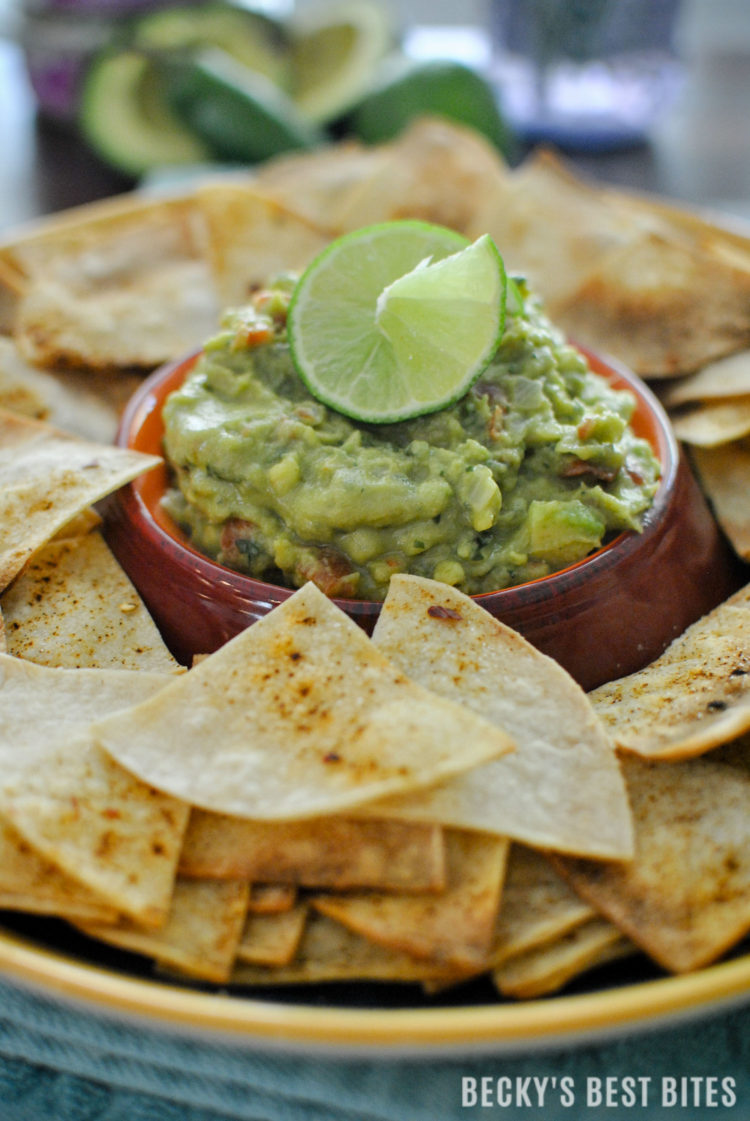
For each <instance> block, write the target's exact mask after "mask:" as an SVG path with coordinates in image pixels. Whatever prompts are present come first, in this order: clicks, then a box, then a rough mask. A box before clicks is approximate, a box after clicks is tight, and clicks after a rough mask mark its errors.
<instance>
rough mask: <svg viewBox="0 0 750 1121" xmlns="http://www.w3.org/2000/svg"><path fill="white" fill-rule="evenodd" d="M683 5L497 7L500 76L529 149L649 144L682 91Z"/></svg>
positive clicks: (575, 1)
mask: <svg viewBox="0 0 750 1121" xmlns="http://www.w3.org/2000/svg"><path fill="white" fill-rule="evenodd" d="M679 6H680V0H492V2H491V5H490V19H491V25H492V35H493V40H494V43H495V61H494V72H495V79H496V81H497V83H498V85H499V88H500V91H501V95H502V98H503V105H504V106H505V110H506V114H507V115H508V117H509V119H510V122H511V124H512V125H513V127H514V128H515V130H516V132H517V133H518V135H519V136H520V137H521V138H522V139H523V140H525V141H527V142H528V143H531V144H534V143H544V142H549V143H553V144H555V145H557V146H558V147H561V148H565V149H569V150H581V151H606V150H612V149H616V148H621V147H627V146H629V145H633V144H637V143H640V142H642V141H643V139H644V138H645V136H646V134H647V132H648V129H649V128H650V126H651V124H652V122H653V120H654V119H655V117H656V115H657V114H658V113H659V112H660V111H662V110H663V109H664V107H665V106H666V105H667V104H669V103H670V102H671V101H672V100H673V98H674V97H675V96H676V93H677V91H678V89H679V82H680V78H681V67H680V64H679V61H678V59H677V56H676V54H675V51H674V44H673V33H674V26H675V20H676V16H677V14H678V10H679Z"/></svg>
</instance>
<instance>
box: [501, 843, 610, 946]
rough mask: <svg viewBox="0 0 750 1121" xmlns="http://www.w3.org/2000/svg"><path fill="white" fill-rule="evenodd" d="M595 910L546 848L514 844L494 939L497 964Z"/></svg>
mask: <svg viewBox="0 0 750 1121" xmlns="http://www.w3.org/2000/svg"><path fill="white" fill-rule="evenodd" d="M594 914H595V911H594V909H593V908H592V907H591V906H589V904H588V903H584V901H583V900H582V899H581V898H580V897H579V896H578V895H576V893H575V892H574V891H573V889H572V888H571V887H570V886H569V884H568V883H567V882H566V881H565V880H564V879H563V877H562V876H561V875H560V874H559V872H557V871H556V870H555V869H554V867H553V866H552V864H551V862H550V860H549V859H548V858H547V857H546V856H545V855H544V853H541V852H537V851H536V850H535V849H530V848H527V847H526V845H517V844H516V845H513V846H512V847H511V850H510V857H509V860H508V871H507V873H506V876H505V883H504V885H503V897H502V901H501V904H500V912H499V915H498V922H497V929H496V931H495V936H494V939H493V944H492V951H491V955H490V956H491V960H492V964H493V965H494V966H499V965H501V964H502V963H503V962H504V961H507V959H508V958H511V957H515V956H516V955H518V954H522V953H526V952H528V951H529V950H533V949H536V947H537V946H541V945H544V944H545V943H548V942H551V941H553V940H554V939H557V938H560V937H561V936H562V935H563V934H567V932H568V931H569V930H572V929H574V928H575V927H577V926H579V925H580V924H581V923H583V922H586V921H587V920H588V919H590V918H591V917H592V916H593V915H594Z"/></svg>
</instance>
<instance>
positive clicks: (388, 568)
mask: <svg viewBox="0 0 750 1121" xmlns="http://www.w3.org/2000/svg"><path fill="white" fill-rule="evenodd" d="M292 288H293V281H292V279H291V278H283V279H281V280H280V281H279V282H277V283H276V284H274V285H273V286H272V287H270V288H269V289H268V290H264V291H262V292H259V293H258V294H257V295H256V296H255V297H254V299H253V301H252V303H251V304H249V305H248V306H247V307H243V308H239V309H235V310H232V311H230V312H228V313H227V314H226V316H225V318H224V320H223V324H222V329H221V330H220V331H219V333H218V334H217V335H216V337H215V338H212V339H211V340H210V341H209V342H208V343H207V345H206V347H205V350H204V352H203V354H202V356H201V357H200V359H199V361H198V362H197V364H196V366H195V367H194V368H193V370H192V371H191V373H190V374H189V375H188V377H187V379H186V381H185V382H184V384H183V386H182V387H181V388H180V389H178V390H177V391H176V392H174V393H172V394H171V395H170V397H169V398H168V400H167V402H166V403H165V406H164V423H165V453H166V456H167V459H168V461H169V463H170V465H171V467H172V469H173V472H174V482H175V486H174V489H173V490H171V491H170V493H169V494H168V495H167V497H166V499H165V506H166V508H167V510H168V512H169V513H170V514H171V515H172V517H173V518H174V519H175V520H176V521H177V522H178V524H179V525H180V526H182V527H183V528H184V530H185V531H186V532H187V533H188V534H189V536H190V538H191V540H192V542H193V543H194V545H195V546H196V548H198V549H199V550H201V551H202V552H204V553H206V554H208V555H209V556H211V557H214V558H215V559H217V560H218V561H220V562H221V563H222V564H226V565H228V566H230V567H232V568H236V569H239V570H240V571H242V572H246V573H249V574H251V575H253V576H257V577H261V578H263V579H266V580H270V581H272V582H276V583H284V584H288V585H291V586H299V585H301V584H303V583H305V582H306V581H307V580H312V581H314V582H315V583H316V584H317V585H318V586H319V587H320V588H321V589H322V590H323V591H324V592H326V593H327V594H329V595H333V596H341V597H347V598H363V599H382V598H383V597H384V596H385V593H386V591H387V589H388V581H389V579H390V577H391V576H392V574H393V573H394V572H412V573H416V574H418V575H421V576H427V577H432V578H434V579H436V580H441V581H443V582H445V583H448V584H452V585H454V586H455V587H457V588H460V589H461V590H462V591H465V592H468V593H470V594H474V593H478V592H488V591H494V590H495V589H498V588H505V587H508V586H509V585H513V584H520V583H523V582H525V581H528V580H534V579H536V578H538V577H541V576H546V575H548V574H549V573H551V572H555V571H557V570H559V569H561V568H564V567H565V566H567V565H569V564H571V563H573V562H574V561H577V560H580V559H582V558H583V557H585V556H586V555H587V554H588V553H590V552H591V551H592V550H594V549H596V548H598V547H599V546H600V545H601V544H603V543H604V542H605V541H606V540H607V539H608V538H610V537H611V536H612V535H613V534H616V533H618V532H619V531H621V530H623V529H633V530H638V529H640V527H641V516H642V515H643V513H644V511H646V510H647V509H648V507H649V506H650V504H651V501H652V498H653V495H654V492H655V490H656V486H657V482H658V476H659V465H658V462H657V461H656V459H655V457H654V455H653V452H652V450H651V448H650V446H649V444H648V443H647V442H646V441H645V440H642V439H639V438H637V437H636V436H635V434H634V433H633V431H632V429H631V428H630V426H629V419H630V417H631V414H632V412H633V409H634V406H635V402H634V400H633V397H632V395H631V394H630V393H628V392H623V391H615V390H613V389H612V388H610V386H609V385H608V384H607V382H606V381H605V380H604V379H603V378H601V377H599V376H598V375H596V374H594V373H593V372H592V371H591V370H589V368H588V366H587V363H586V361H585V359H584V358H583V357H582V356H581V354H580V353H579V352H578V351H577V350H575V349H574V348H573V347H572V346H569V345H567V344H566V343H565V341H564V339H563V337H562V335H561V334H560V333H559V332H558V331H557V330H556V329H555V328H554V327H553V326H552V324H551V323H550V322H549V320H548V319H547V318H546V317H545V315H544V314H543V312H542V310H541V308H540V306H539V304H538V302H537V301H536V300H535V299H534V298H533V297H532V296H531V295H530V294H529V293H528V292H527V291H526V290H525V287H524V285H523V284H519V285H518V291H519V293H520V295H521V299H517V300H516V303H515V307H514V308H511V309H510V312H509V315H508V317H507V322H506V328H505V332H504V335H503V337H502V340H501V342H500V345H499V348H498V350H497V353H496V355H495V357H494V359H493V361H492V362H491V364H490V366H489V367H488V368H487V369H485V371H484V372H483V373H482V375H481V376H480V378H479V380H478V381H477V382H476V383H475V384H474V386H473V388H472V389H471V390H470V391H469V392H468V393H467V394H466V396H464V397H463V398H462V399H461V400H460V401H458V402H457V403H456V404H455V405H453V406H451V407H450V408H446V409H443V410H442V411H440V412H436V413H432V414H430V415H428V416H422V417H418V418H416V419H413V420H409V421H403V422H401V423H398V424H381V425H374V424H370V425H368V424H360V423H356V422H354V421H352V420H349V419H347V418H346V417H344V416H341V415H339V414H337V413H335V412H333V411H331V410H330V409H328V408H326V407H325V406H324V405H322V404H321V403H320V402H319V401H317V400H315V399H313V398H312V397H311V396H310V395H309V392H308V391H307V390H306V389H305V387H304V385H303V384H302V382H301V381H300V379H299V377H298V376H297V374H296V371H295V368H294V365H293V363H292V360H291V358H290V354H289V348H288V345H287V342H286V327H285V324H286V311H287V307H288V303H289V298H290V294H291V291H292Z"/></svg>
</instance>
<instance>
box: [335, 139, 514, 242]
mask: <svg viewBox="0 0 750 1121" xmlns="http://www.w3.org/2000/svg"><path fill="white" fill-rule="evenodd" d="M379 150H380V151H381V153H383V155H384V156H385V158H384V159H381V160H379V161H377V162H376V163H375V164H374V167H373V168H372V171H371V174H370V175H369V176H367V177H366V178H364V179H363V180H362V182H361V183H360V185H359V186H358V187H357V188H355V189H353V190H352V191H350V192H349V193H348V196H347V198H346V199H344V200H342V202H341V204H340V206H339V207H338V209H337V217H338V225H339V228H340V229H342V230H354V229H357V228H358V227H360V226H365V225H369V224H370V223H372V222H384V221H389V220H391V219H397V218H418V219H422V220H423V221H425V222H434V223H435V224H437V225H440V226H449V227H450V228H451V229H454V230H458V231H459V232H462V233H465V232H467V231H468V230H469V228H470V227H471V225H472V223H473V222H474V221H475V216H476V213H477V211H478V210H480V209H481V208H482V207H483V206H486V205H488V200H489V199H494V198H495V197H496V195H497V193H498V192H499V191H501V189H502V185H503V183H504V181H505V178H506V176H507V174H508V172H507V169H506V167H505V164H504V162H503V160H502V157H501V156H500V155H499V153H498V151H497V149H496V148H495V147H494V146H493V145H492V144H490V142H489V141H488V140H486V139H485V138H484V137H483V136H480V134H479V133H477V132H475V131H474V130H473V129H471V128H468V127H465V126H463V125H458V124H455V123H453V122H450V121H447V120H445V119H444V118H438V117H423V118H421V119H418V120H415V121H414V122H413V123H412V124H410V125H409V126H407V127H406V128H405V129H404V130H403V131H402V132H401V133H400V135H399V136H398V137H397V138H396V139H395V140H394V141H392V142H390V143H389V144H387V145H383V146H382V147H381V148H380V149H379ZM485 232H486V231H485V230H484V229H483V230H482V233H485ZM500 249H501V252H502V246H501V247H500Z"/></svg>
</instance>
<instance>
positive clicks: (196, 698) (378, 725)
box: [94, 584, 512, 820]
mask: <svg viewBox="0 0 750 1121" xmlns="http://www.w3.org/2000/svg"><path fill="white" fill-rule="evenodd" d="M94 735H95V736H96V737H97V739H98V741H99V742H100V743H101V744H102V746H103V747H105V748H106V750H107V751H109V752H110V753H111V754H112V756H113V757H114V758H116V759H117V760H119V762H120V763H122V765H123V766H124V767H126V768H127V769H128V770H130V771H132V772H133V774H137V775H139V776H140V777H141V778H142V779H143V780H144V782H149V783H151V784H152V785H154V786H156V787H157V788H158V789H163V790H164V791H166V792H168V793H171V794H173V795H175V796H176V797H178V798H182V799H184V800H185V801H186V802H189V803H191V804H192V805H197V806H201V807H202V808H204V809H211V810H216V811H218V812H219V813H228V814H236V815H237V816H239V817H250V818H256V819H259V820H273V819H276V820H283V819H290V818H304V817H316V816H319V815H325V814H331V813H336V812H338V811H342V810H344V809H346V808H347V807H353V806H357V805H362V804H363V803H365V802H367V801H371V800H372V799H374V798H377V797H379V796H383V795H386V794H389V793H400V792H403V791H407V790H414V789H417V788H419V787H422V786H427V785H429V784H430V783H433V782H436V781H438V780H439V779H441V778H446V777H448V776H450V775H452V774H456V773H458V772H460V771H462V770H466V769H467V768H469V767H473V766H476V765H477V764H478V763H480V762H485V761H486V760H487V759H488V758H493V757H495V756H498V755H502V754H504V753H506V752H507V751H509V750H512V743H511V740H510V739H509V737H508V736H507V735H506V734H505V733H504V732H501V731H500V730H499V729H497V728H495V727H493V726H492V725H490V724H489V723H488V722H486V721H484V720H482V719H481V718H480V717H478V716H475V715H474V714H473V713H470V712H468V711H467V710H466V709H464V708H462V707H461V706H460V705H457V704H456V703H455V702H452V701H445V700H443V699H442V698H437V697H435V695H434V694H432V693H428V692H427V691H426V690H424V689H422V688H421V687H420V686H419V685H416V684H415V683H414V682H413V681H411V680H410V679H409V678H407V677H405V676H404V674H403V673H401V672H400V671H399V670H397V669H396V668H395V667H394V666H393V665H392V664H391V663H390V662H389V661H388V660H387V659H386V658H385V657H384V656H383V654H381V653H380V652H379V651H378V650H377V649H376V648H375V647H374V646H373V645H372V643H371V642H370V640H369V639H368V638H367V636H366V635H365V633H364V631H362V630H361V629H360V628H359V627H358V626H357V624H356V623H354V622H353V621H352V620H351V619H350V618H349V617H348V616H347V615H345V614H344V612H343V611H342V610H341V609H340V608H338V607H337V606H336V605H335V604H334V603H333V602H332V601H331V600H329V599H328V598H327V596H325V595H324V594H323V593H322V592H321V591H320V590H319V589H318V588H316V587H315V585H314V584H306V585H305V586H304V587H303V588H301V589H300V590H299V591H298V592H295V593H294V595H292V596H290V597H289V599H287V600H286V601H285V602H284V603H282V604H280V605H279V606H278V607H275V608H274V609H273V611H271V612H270V613H269V614H268V615H266V616H265V617H264V618H262V619H260V620H259V621H258V622H257V623H254V624H253V625H252V626H251V627H249V628H248V629H247V630H245V631H243V632H241V633H240V634H239V635H237V636H236V638H233V639H232V640H231V641H230V642H228V643H227V644H226V645H225V646H223V647H222V648H221V649H220V650H218V651H217V652H216V653H215V654H212V655H211V656H210V657H209V658H206V660H205V661H203V662H201V663H200V664H199V665H197V666H195V667H194V668H193V669H191V670H190V671H189V672H188V673H187V674H184V675H182V676H181V677H176V678H175V679H174V681H173V683H172V684H171V685H169V686H167V687H166V688H165V689H163V690H162V691H161V693H160V694H159V696H158V697H154V698H152V699H151V700H149V701H146V702H145V703H144V704H141V705H139V706H137V707H136V708H134V709H131V710H130V711H128V712H126V713H122V714H120V715H119V716H115V717H112V718H110V719H108V720H102V721H100V722H98V723H97V724H96V725H95V728H94ZM208 743H211V744H213V745H214V746H213V750H212V751H211V765H210V767H208V768H207V766H206V744H208Z"/></svg>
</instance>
